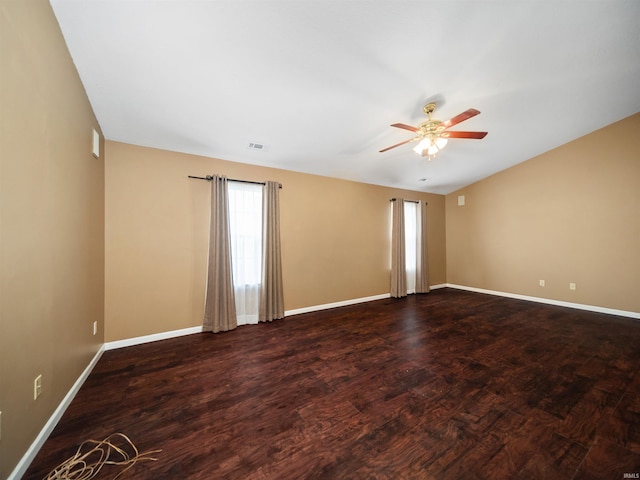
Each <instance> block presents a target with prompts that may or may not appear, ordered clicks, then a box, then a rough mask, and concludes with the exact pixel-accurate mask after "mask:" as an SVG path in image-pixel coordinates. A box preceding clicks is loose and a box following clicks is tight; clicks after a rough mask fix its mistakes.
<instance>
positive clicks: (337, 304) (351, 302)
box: [284, 293, 391, 317]
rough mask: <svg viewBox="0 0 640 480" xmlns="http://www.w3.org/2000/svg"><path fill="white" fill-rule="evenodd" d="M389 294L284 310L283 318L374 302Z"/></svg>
mask: <svg viewBox="0 0 640 480" xmlns="http://www.w3.org/2000/svg"><path fill="white" fill-rule="evenodd" d="M390 297H391V294H389V293H382V294H380V295H373V296H371V297H362V298H354V299H352V300H343V301H341V302H333V303H325V304H323V305H313V306H311V307H303V308H295V309H293V310H286V311H285V312H284V316H285V317H290V316H292V315H300V314H301V313H311V312H317V311H320V310H328V309H329V308H337V307H346V306H347V305H355V304H357V303H365V302H372V301H374V300H382V299H383V298H390Z"/></svg>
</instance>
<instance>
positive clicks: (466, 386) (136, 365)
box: [24, 289, 640, 480]
mask: <svg viewBox="0 0 640 480" xmlns="http://www.w3.org/2000/svg"><path fill="white" fill-rule="evenodd" d="M639 369H640V321H637V320H631V319H625V318H621V317H615V316H608V315H602V314H596V313H591V312H584V311H579V310H573V309H568V308H562V307H554V306H548V305H541V304H536V303H532V302H525V301H520V300H513V299H506V298H500V297H494V296H489V295H483V294H476V293H469V292H462V291H456V290H451V289H441V290H435V291H432V292H431V293H430V294H427V295H418V296H410V297H408V298H405V299H386V300H379V301H375V302H370V303H366V304H360V305H354V306H349V307H342V308H337V309H333V310H327V311H322V312H315V313H310V314H304V315H298V316H292V317H288V318H285V319H283V320H279V321H276V322H273V323H268V324H261V325H255V326H243V327H239V328H238V329H236V330H234V331H231V332H226V333H221V334H209V333H206V334H205V333H203V334H196V335H190V336H186V337H181V338H176V339H171V340H165V341H160V342H155V343H149V344H145V345H140V346H135V347H129V348H124V349H120V350H113V351H108V352H105V353H104V355H103V356H102V358H101V359H100V361H99V362H98V364H97V365H96V367H95V369H94V371H93V372H92V373H91V375H90V376H89V378H88V380H87V381H86V383H85V384H84V385H83V387H82V388H81V390H80V392H79V393H78V395H77V396H76V398H75V399H74V401H73V403H72V404H71V406H70V407H69V409H68V410H67V412H66V413H65V414H64V416H63V418H62V419H61V421H60V422H59V424H58V426H57V427H56V428H55V430H54V432H53V433H52V434H51V437H50V438H49V439H48V441H47V442H46V444H45V445H44V447H43V448H42V450H41V451H40V453H39V454H38V456H37V458H36V459H35V461H34V462H33V464H32V465H31V467H30V469H29V470H28V472H27V474H26V475H25V477H24V478H25V479H28V480H30V479H42V478H43V477H44V476H46V474H47V473H48V472H49V471H51V470H52V469H53V468H54V467H55V466H56V465H57V464H59V463H60V462H62V461H63V460H65V459H67V458H68V457H70V456H71V455H73V454H74V453H75V451H76V449H77V447H78V445H79V444H80V443H81V442H82V441H84V440H87V439H96V440H99V439H102V438H105V437H107V436H108V435H110V434H112V433H114V432H122V433H125V434H126V435H128V436H129V438H131V440H132V441H133V442H134V443H135V444H136V445H137V446H138V448H139V449H140V451H146V450H155V449H162V452H160V453H158V454H157V457H158V459H159V460H158V461H156V462H140V463H138V464H136V465H135V466H134V467H133V468H132V469H131V470H129V471H128V472H126V473H125V474H124V475H123V476H122V477H120V478H121V479H278V480H287V479H315V478H323V479H324V478H327V479H471V480H473V479H492V480H495V479H513V478H518V479H573V478H575V479H581V480H583V479H622V478H625V477H624V474H625V473H640V370H639ZM114 472H117V470H113V469H112V470H105V471H104V472H103V473H105V476H102V477H98V478H112V477H113V475H114V474H115V473H114ZM108 473H111V476H108V475H106V474H108Z"/></svg>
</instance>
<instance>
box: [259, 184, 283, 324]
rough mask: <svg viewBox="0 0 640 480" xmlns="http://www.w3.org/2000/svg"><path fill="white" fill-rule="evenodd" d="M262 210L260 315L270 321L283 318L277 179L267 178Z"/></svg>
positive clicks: (263, 320) (264, 320)
mask: <svg viewBox="0 0 640 480" xmlns="http://www.w3.org/2000/svg"><path fill="white" fill-rule="evenodd" d="M262 214H263V216H262V235H263V250H262V285H261V289H260V313H259V317H258V318H259V320H260V321H261V322H269V321H271V320H275V319H277V318H284V295H283V288H282V258H281V248H280V185H279V184H278V183H276V182H270V181H268V182H265V186H264V189H263V200H262Z"/></svg>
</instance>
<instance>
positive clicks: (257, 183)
mask: <svg viewBox="0 0 640 480" xmlns="http://www.w3.org/2000/svg"><path fill="white" fill-rule="evenodd" d="M189 178H197V179H198V180H206V181H208V182H210V181H211V180H213V176H211V175H207V176H206V177H194V176H193V175H189ZM227 181H229V182H238V183H253V184H254V185H264V184H265V182H254V181H253V180H236V179H235V178H227ZM278 187H280V188H282V184H280V183H279V184H278Z"/></svg>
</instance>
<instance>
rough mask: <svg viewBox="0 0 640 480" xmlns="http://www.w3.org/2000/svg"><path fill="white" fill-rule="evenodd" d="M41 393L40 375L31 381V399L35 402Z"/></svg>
mask: <svg viewBox="0 0 640 480" xmlns="http://www.w3.org/2000/svg"><path fill="white" fill-rule="evenodd" d="M41 393H42V374H40V375H38V376H37V377H36V379H35V380H34V381H33V399H34V400H36V399H37V398H38V397H39V396H40V394H41Z"/></svg>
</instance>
